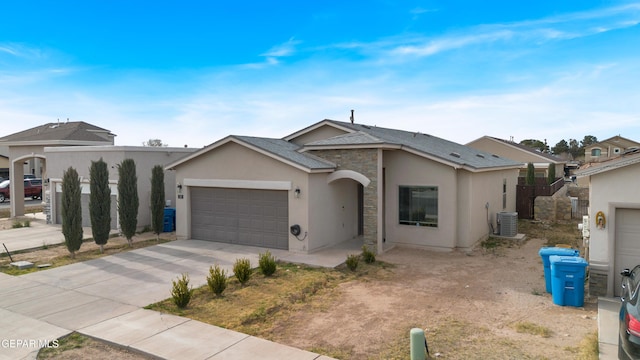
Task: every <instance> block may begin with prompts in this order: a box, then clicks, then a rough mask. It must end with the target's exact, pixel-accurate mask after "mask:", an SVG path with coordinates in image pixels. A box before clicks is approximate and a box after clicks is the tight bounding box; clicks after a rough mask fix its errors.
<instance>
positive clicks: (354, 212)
mask: <svg viewBox="0 0 640 360" xmlns="http://www.w3.org/2000/svg"><path fill="white" fill-rule="evenodd" d="M309 185H310V186H309V188H310V195H309V196H310V201H309V203H310V205H311V206H310V208H309V236H310V237H311V238H312V239H313V241H312V242H311V243H310V244H309V251H314V250H317V249H320V248H323V247H327V246H330V245H333V244H337V243H340V242H343V241H346V240H349V239H353V238H354V237H356V236H357V235H358V218H357V216H358V183H357V182H355V181H354V180H351V179H340V180H336V181H333V182H331V183H330V184H327V174H324V173H323V174H311V175H310V178H309Z"/></svg>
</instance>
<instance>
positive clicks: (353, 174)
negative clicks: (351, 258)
mask: <svg viewBox="0 0 640 360" xmlns="http://www.w3.org/2000/svg"><path fill="white" fill-rule="evenodd" d="M521 166H522V163H521V162H515V161H512V160H509V159H506V158H503V157H501V156H497V155H493V154H491V153H487V152H484V151H480V150H476V149H473V148H471V147H468V146H464V145H460V144H457V143H453V142H450V141H447V140H443V139H440V138H437V137H434V136H430V135H427V134H423V133H419V132H408V131H401V130H394V129H385V128H379V127H375V126H367V125H361V124H353V123H346V122H339V121H334V120H323V121H320V122H318V123H316V124H313V125H311V126H309V127H307V128H304V129H302V130H300V131H297V132H295V133H293V134H291V135H289V136H286V137H284V138H282V139H274V138H261V137H249V136H235V135H231V136H227V137H225V138H223V139H221V140H218V141H216V142H214V143H213V144H211V145H209V146H207V147H205V148H203V149H201V150H198V151H196V152H195V153H193V154H191V155H189V156H186V157H185V158H183V159H181V160H178V161H176V162H173V163H171V164H169V165H168V166H167V167H166V169H167V170H175V172H176V181H177V186H176V191H177V200H176V208H177V220H176V222H177V229H176V234H177V237H178V238H179V239H198V240H210V241H218V242H228V243H237V244H244V245H255V246H260V247H268V248H279V249H288V250H289V251H293V252H302V253H309V252H313V251H315V250H318V249H321V248H324V247H328V246H332V245H334V244H337V243H340V242H344V241H347V240H351V239H354V238H358V237H361V238H362V241H363V243H364V244H366V245H369V246H371V247H372V248H373V249H375V250H376V251H377V252H383V251H385V250H386V249H388V248H390V247H392V246H394V245H404V246H409V247H416V248H425V249H434V250H452V249H462V250H468V249H470V248H472V247H473V246H474V245H476V244H477V243H478V242H480V241H482V240H484V239H486V238H487V237H488V236H489V235H490V234H491V233H492V231H493V230H492V229H493V228H494V225H493V223H494V220H495V218H494V217H495V214H496V213H498V212H513V211H514V209H515V189H516V186H515V185H516V181H517V177H518V171H519V169H520V167H521Z"/></svg>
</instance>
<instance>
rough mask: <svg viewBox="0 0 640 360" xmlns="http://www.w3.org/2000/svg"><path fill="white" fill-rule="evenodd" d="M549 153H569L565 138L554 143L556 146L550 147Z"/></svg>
mask: <svg viewBox="0 0 640 360" xmlns="http://www.w3.org/2000/svg"><path fill="white" fill-rule="evenodd" d="M551 153H553V154H554V155H562V154H565V153H567V154H568V153H569V144H568V143H567V141H566V140H560V141H558V143H557V144H556V146H554V147H552V148H551Z"/></svg>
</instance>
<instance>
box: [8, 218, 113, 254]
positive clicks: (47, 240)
mask: <svg viewBox="0 0 640 360" xmlns="http://www.w3.org/2000/svg"><path fill="white" fill-rule="evenodd" d="M4 220H6V219H4ZM20 220H21V221H25V220H29V222H30V224H29V227H23V228H17V229H5V230H2V231H0V244H4V245H5V246H6V247H7V249H8V250H9V252H11V253H13V252H16V251H21V250H31V249H38V248H42V247H43V246H48V245H56V244H62V243H64V235H63V234H62V225H52V224H47V222H46V218H45V215H44V214H43V213H35V214H28V215H25V216H22V217H21V218H20ZM82 230H83V238H84V239H85V240H86V239H90V238H91V237H93V234H92V233H91V228H90V227H85V228H82ZM111 233H112V234H117V233H118V231H117V230H112V232H111ZM4 252H5V249H4V247H0V253H4Z"/></svg>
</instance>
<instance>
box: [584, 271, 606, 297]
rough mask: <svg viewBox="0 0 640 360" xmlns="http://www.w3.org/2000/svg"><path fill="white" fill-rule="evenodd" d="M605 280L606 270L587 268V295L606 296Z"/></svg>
mask: <svg viewBox="0 0 640 360" xmlns="http://www.w3.org/2000/svg"><path fill="white" fill-rule="evenodd" d="M607 280H608V275H607V273H606V272H601V271H598V270H594V269H590V270H589V295H591V296H607Z"/></svg>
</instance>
